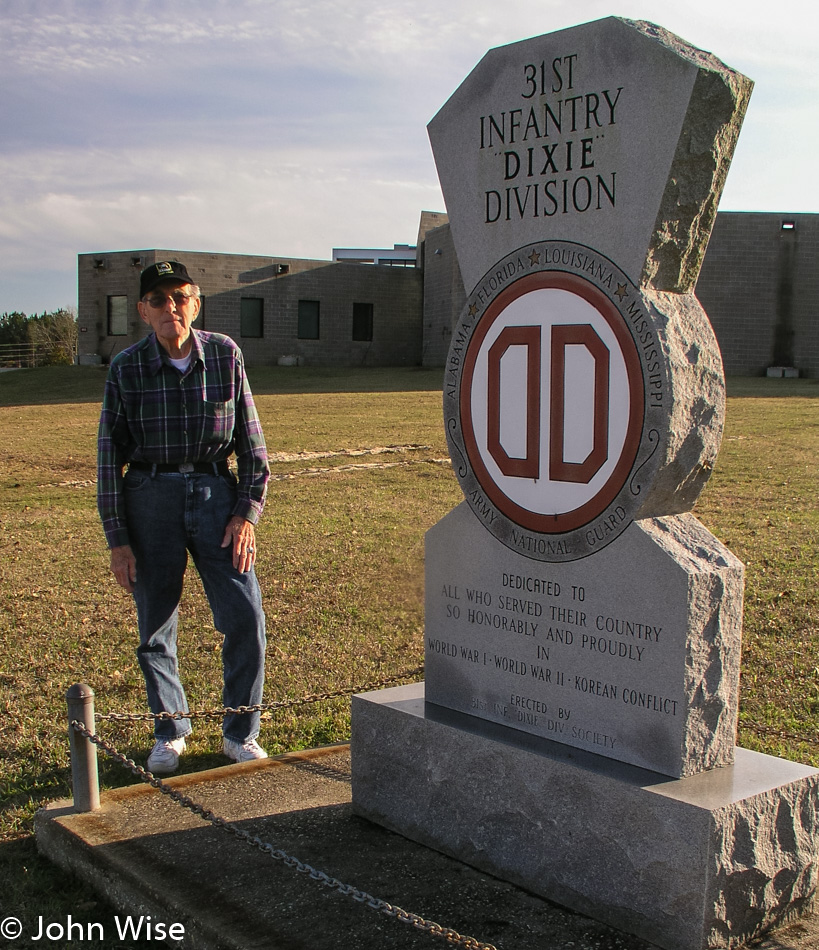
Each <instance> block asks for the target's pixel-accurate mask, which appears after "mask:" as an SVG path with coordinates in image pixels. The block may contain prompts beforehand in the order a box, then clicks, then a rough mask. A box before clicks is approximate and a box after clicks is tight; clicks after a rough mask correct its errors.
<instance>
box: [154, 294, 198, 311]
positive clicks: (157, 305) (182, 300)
mask: <svg viewBox="0 0 819 950" xmlns="http://www.w3.org/2000/svg"><path fill="white" fill-rule="evenodd" d="M192 298H193V294H183V293H182V291H181V290H175V291H173V293H170V294H151V296H150V297H146V298H145V303H147V304H148V306H149V307H153V308H154V310H161V309H162V308H163V307H164V306H165V305H166V303H167V301H168V300H169V299H170V300H172V301H173V304H174V306H175V307H176V308H177V309H179V308H180V307H184V306H185V304H186V303H187V302H188V301H189V300H191V299H192Z"/></svg>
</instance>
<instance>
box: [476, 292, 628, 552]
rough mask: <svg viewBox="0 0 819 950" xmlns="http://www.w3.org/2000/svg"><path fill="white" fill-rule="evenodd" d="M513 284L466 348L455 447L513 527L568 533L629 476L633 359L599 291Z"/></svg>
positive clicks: (620, 327) (623, 329)
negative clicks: (458, 440)
mask: <svg viewBox="0 0 819 950" xmlns="http://www.w3.org/2000/svg"><path fill="white" fill-rule="evenodd" d="M518 283H519V284H522V285H523V286H522V288H517V289H518V292H517V293H515V292H512V293H510V294H509V295H507V297H504V295H503V294H500V295H499V296H498V297H497V298H496V300H495V301H494V302H493V304H492V305H490V306H489V307H488V308H487V311H486V313H485V314H484V316H483V317H482V318H481V320H480V322H479V323H478V325H477V326H476V329H475V332H474V333H473V335H472V337H471V339H470V342H469V345H468V347H467V352H466V357H465V360H464V367H463V378H462V381H461V389H460V422H461V430H462V433H463V439H464V446H465V449H466V452H467V455H468V458H469V462H470V465H471V467H472V469H473V471H474V473H475V476H476V478H477V480H478V482H479V483H480V485H481V486H482V488H483V490H484V492H485V494H486V497H487V498H488V499H489V500H490V501H491V502H492V503H493V504H495V505H496V506H497V507H498V508H499V509H500V511H501V512H503V513H504V514H505V515H507V516H508V517H509V518H511V519H512V520H513V521H514V522H515V523H517V524H520V525H522V526H524V527H526V528H528V529H530V530H533V531H540V532H547V533H557V532H561V531H569V530H574V529H575V528H578V527H580V526H582V525H583V524H586V523H588V522H589V521H591V520H592V519H593V518H594V517H596V516H597V515H599V514H600V512H601V511H602V510H603V509H604V508H605V507H606V506H607V505H608V504H610V503H611V502H612V501H613V499H614V498H615V497H616V495H617V494H618V492H619V491H620V490H621V488H622V487H623V484H624V482H625V480H626V478H627V477H628V474H629V472H630V471H631V467H632V464H633V462H634V459H635V456H636V453H637V449H638V447H639V442H640V433H641V429H642V422H643V405H644V395H643V393H644V389H643V381H642V371H641V367H640V359H639V356H638V354H637V351H636V347H635V345H634V341H633V339H632V336H631V334H630V333H629V331H628V328H627V327H626V325H625V323H624V321H623V320H622V318H621V317H620V315H619V313H618V312H617V310H616V308H615V307H614V306H613V304H611V302H610V301H609V300H608V299H606V298H605V297H604V295H603V294H599V293H594V292H592V291H587V289H586V288H584V287H582V284H580V283H579V282H578V284H577V286H578V287H581V288H582V290H583V293H582V294H581V293H577V292H575V287H574V286H572V285H571V284H569V285H568V287H566V286H545V287H544V286H542V285H541V286H539V287H538V286H535V287H534V289H526V288H527V284H526V283H525V282H518ZM561 283H565V281H561ZM521 290H522V292H520V291H521Z"/></svg>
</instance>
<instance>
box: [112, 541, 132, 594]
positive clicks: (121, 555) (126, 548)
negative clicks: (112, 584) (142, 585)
mask: <svg viewBox="0 0 819 950" xmlns="http://www.w3.org/2000/svg"><path fill="white" fill-rule="evenodd" d="M111 572H112V573H113V575H114V577H116V579H117V583H118V584H119V586H120V587H124V588H125V590H127V591H128V593H129V594H133V592H134V584H136V558H135V557H134V552H133V551H132V550H131V546H130V545H129V544H123V545H122V546H121V547H118V548H111Z"/></svg>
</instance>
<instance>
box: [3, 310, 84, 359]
mask: <svg viewBox="0 0 819 950" xmlns="http://www.w3.org/2000/svg"><path fill="white" fill-rule="evenodd" d="M76 354H77V315H76V313H74V312H72V311H71V310H70V309H65V310H54V311H52V312H50V313H41V314H34V315H33V316H27V315H26V314H25V313H20V312H19V311H16V310H15V311H14V312H13V313H3V314H0V365H5V366H14V365H18V366H54V365H60V364H64V365H65V364H71V363H73V362H74V359H75V357H76Z"/></svg>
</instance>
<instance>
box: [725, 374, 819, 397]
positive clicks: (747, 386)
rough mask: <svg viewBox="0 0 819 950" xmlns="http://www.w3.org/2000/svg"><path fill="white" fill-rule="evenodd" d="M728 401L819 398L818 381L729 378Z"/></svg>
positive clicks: (763, 377)
mask: <svg viewBox="0 0 819 950" xmlns="http://www.w3.org/2000/svg"><path fill="white" fill-rule="evenodd" d="M726 387H727V391H728V398H729V399H789V398H791V397H797V398H802V399H817V398H819V379H768V378H767V377H766V376H758V377H757V376H729V377H728V378H727V379H726Z"/></svg>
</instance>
